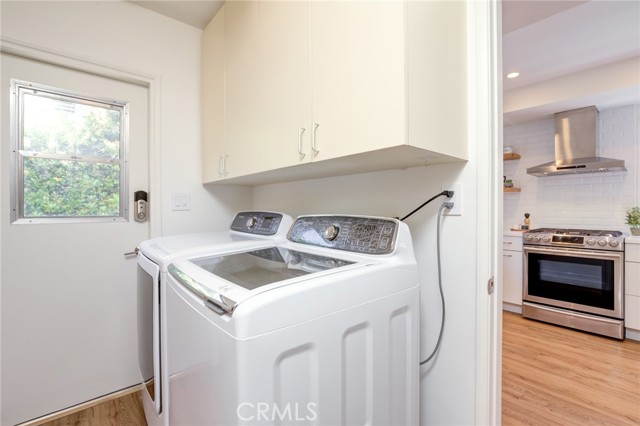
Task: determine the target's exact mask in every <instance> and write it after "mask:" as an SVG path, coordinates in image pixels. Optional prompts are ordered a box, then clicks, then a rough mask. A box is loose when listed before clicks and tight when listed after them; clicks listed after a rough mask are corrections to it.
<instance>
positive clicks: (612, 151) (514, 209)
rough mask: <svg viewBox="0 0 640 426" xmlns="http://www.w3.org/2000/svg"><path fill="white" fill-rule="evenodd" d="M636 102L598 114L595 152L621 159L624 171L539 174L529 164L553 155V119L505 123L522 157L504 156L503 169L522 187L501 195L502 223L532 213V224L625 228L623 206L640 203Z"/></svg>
mask: <svg viewBox="0 0 640 426" xmlns="http://www.w3.org/2000/svg"><path fill="white" fill-rule="evenodd" d="M639 118H640V105H627V106H621V107H616V108H609V109H603V110H601V111H600V115H599V132H598V137H597V152H598V155H600V156H603V157H608V158H616V159H624V160H625V165H626V168H627V170H628V171H626V172H612V173H603V174H596V173H594V174H580V175H567V176H552V177H543V178H538V177H535V176H531V175H528V174H527V173H526V172H527V168H528V167H532V166H536V165H539V164H542V163H546V162H549V161H552V160H553V158H554V122H553V119H548V120H542V121H536V122H533V123H527V124H521V125H517V126H511V127H506V128H505V129H504V145H505V146H513V148H514V150H515V152H517V153H519V154H520V155H521V156H522V158H521V159H520V160H514V161H505V162H504V174H505V176H507V178H509V179H513V180H514V181H515V182H516V185H517V186H520V187H521V188H522V192H519V193H505V194H504V226H505V228H509V227H511V226H513V225H515V224H518V223H522V222H523V220H524V213H525V212H528V213H531V226H533V227H534V228H539V227H547V226H549V227H554V226H560V227H577V228H585V229H587V228H591V229H611V230H622V231H626V232H628V231H629V229H628V226H627V225H625V223H624V222H625V211H626V209H627V208H629V207H631V206H637V205H638V203H640V188H639V187H638V182H639V178H638V175H639V174H640V170H639V169H640V164H638V157H639V154H638V152H640V140H639V139H638V127H639V125H640V120H639Z"/></svg>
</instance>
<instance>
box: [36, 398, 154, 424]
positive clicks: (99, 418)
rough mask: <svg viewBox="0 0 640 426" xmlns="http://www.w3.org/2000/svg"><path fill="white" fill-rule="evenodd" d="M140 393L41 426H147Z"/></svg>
mask: <svg viewBox="0 0 640 426" xmlns="http://www.w3.org/2000/svg"><path fill="white" fill-rule="evenodd" d="M146 424H147V421H146V419H145V417H144V411H143V410H142V402H141V401H140V392H135V393H130V394H128V395H125V396H123V397H120V398H118V399H112V400H111V401H106V402H103V403H101V404H98V405H94V406H93V407H90V408H87V409H86V410H82V411H79V412H77V413H73V414H70V415H68V416H66V417H62V418H59V419H56V420H52V421H50V422H47V423H43V424H42V425H41V426H146Z"/></svg>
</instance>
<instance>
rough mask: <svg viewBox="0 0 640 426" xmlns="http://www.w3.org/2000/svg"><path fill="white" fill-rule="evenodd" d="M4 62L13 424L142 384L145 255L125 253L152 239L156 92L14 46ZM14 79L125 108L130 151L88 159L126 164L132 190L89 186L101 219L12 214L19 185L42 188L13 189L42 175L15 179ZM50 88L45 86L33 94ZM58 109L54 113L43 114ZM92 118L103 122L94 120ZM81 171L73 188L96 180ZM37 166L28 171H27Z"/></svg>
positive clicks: (5, 317)
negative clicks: (138, 203)
mask: <svg viewBox="0 0 640 426" xmlns="http://www.w3.org/2000/svg"><path fill="white" fill-rule="evenodd" d="M1 59H2V64H1V65H2V70H1V71H2V72H1V76H2V98H1V105H2V107H1V108H2V109H1V111H2V116H1V119H2V125H1V127H2V148H1V151H0V159H1V165H2V168H1V170H2V175H1V178H0V182H1V190H2V203H1V206H2V207H1V214H0V217H1V224H0V229H1V232H2V249H1V256H2V301H1V303H2V306H1V315H2V316H1V320H2V321H1V322H2V407H3V411H2V419H0V423H2V424H15V423H20V422H23V421H26V420H29V419H31V418H35V417H39V416H42V415H45V414H48V413H51V412H55V411H57V410H61V409H64V408H67V407H70V406H73V405H76V404H78V403H81V402H84V401H87V400H90V399H93V398H96V397H99V396H102V395H105V394H108V393H111V392H114V391H118V390H120V389H124V388H127V387H129V386H132V385H135V384H137V383H139V382H140V380H139V375H140V373H139V369H138V363H137V332H136V328H137V327H136V286H135V283H136V258H135V256H130V257H126V256H124V253H125V252H130V251H132V250H133V249H134V247H136V245H137V244H138V243H139V242H140V241H143V240H145V239H147V238H148V236H149V225H148V221H145V222H138V221H135V220H134V216H133V214H134V208H133V207H134V199H133V193H134V191H137V190H144V191H148V188H149V185H148V180H149V167H148V147H149V140H148V129H149V124H148V121H149V120H148V108H149V94H148V89H147V88H146V87H141V86H138V85H135V84H131V83H125V82H122V81H117V80H113V79H110V78H105V77H102V76H98V75H95V74H87V73H83V72H80V71H75V70H71V69H68V68H62V67H57V66H54V65H51V64H45V63H41V62H37V61H33V60H28V59H23V58H19V57H16V56H11V55H7V54H2V57H1ZM11 79H14V80H20V81H22V82H31V83H34V84H36V85H38V87H48V88H52V91H53V92H56V93H58V92H61V93H63V94H65V95H64V96H60V97H57V98H56V96H58V95H56V96H53V95H51V96H49V95H47V96H45V98H47V100H49V101H52V102H58V101H59V105H58V107H59V108H61V109H63V110H65V111H72V110H74V111H75V108H76V107H77V108H80V107H84V106H87V105H89V106H96V105H97V108H98V109H100V108H103V109H104V105H105V104H103V103H101V102H102V100H104V102H106V103H107V104H109V102H112V101H117V102H116V103H115V104H114V105H116V107H118V105H121V108H120V109H119V111H120V112H119V114H121V115H118V117H119V118H117V119H116V122H118V120H120V121H119V122H118V123H120V126H119V127H118V129H119V132H120V134H119V135H120V136H123V135H124V137H123V138H121V139H120V140H121V143H124V146H123V149H122V150H121V151H120V153H119V154H115V155H113V157H114V159H113V161H112V162H111V163H110V162H109V161H107V163H106V165H105V163H104V162H103V160H102V159H101V158H102V157H100V156H99V155H98V154H95V155H93V156H89V157H90V158H89V157H87V158H88V163H92V162H93V163H94V164H98V163H99V164H100V165H101V167H102V166H104V167H107V168H109V167H111V166H112V165H113V164H116V163H117V164H118V165H119V167H120V169H118V170H119V172H118V173H116V175H117V176H119V181H118V184H119V185H124V190H123V191H122V192H120V194H123V195H124V196H123V195H120V196H119V197H118V191H116V192H115V193H114V194H111V195H112V196H113V197H116V198H117V201H116V202H113V200H112V199H111V198H110V197H111V196H109V197H107V196H104V195H103V192H101V191H102V190H103V189H104V188H102V189H100V188H97V189H95V190H87V189H86V187H83V188H84V189H83V191H84V193H85V194H86V193H87V192H90V193H91V192H92V191H95V193H94V195H96V196H95V197H94V198H96V199H97V200H94V201H95V202H96V207H95V209H97V210H96V212H97V213H95V216H99V217H97V218H96V217H90V218H88V219H87V217H86V216H87V215H89V216H91V215H93V213H86V212H82V213H80V214H79V215H78V216H74V215H73V214H72V213H66V212H65V213H62V214H58V213H53V214H50V213H47V212H46V209H47V208H44V210H45V212H44V213H43V216H51V215H53V216H56V215H58V216H65V218H60V217H54V218H53V219H52V218H44V219H42V217H41V213H38V210H37V209H31V208H30V207H29V208H26V209H23V210H24V211H23V213H24V215H23V216H27V217H30V218H35V219H36V220H29V219H27V220H21V219H20V218H19V217H18V218H16V217H15V215H13V214H12V213H11V209H12V205H13V204H12V203H10V199H11V197H12V196H14V195H12V194H17V197H18V198H20V197H21V196H22V197H23V198H24V199H27V198H28V197H30V196H32V195H33V192H34V191H32V189H33V188H32V187H30V186H25V187H24V188H25V189H24V191H23V194H20V191H12V185H16V186H20V185H27V183H25V182H31V181H30V180H29V179H31V178H33V174H32V175H31V176H28V177H26V178H24V179H23V182H20V179H12V178H11V176H10V174H11V173H10V171H11V170H12V168H13V167H14V165H12V164H11V163H12V160H13V158H14V156H13V155H12V153H11V145H12V144H11V143H10V141H12V138H13V135H12V134H11V133H12V131H11V128H12V127H13V125H12V124H11V120H12V117H13V116H14V115H13V114H12V113H11V111H10V103H11V102H18V101H16V98H15V97H13V93H12V92H14V91H15V89H14V88H12V86H11V81H12V80H11ZM41 93H42V92H38V91H37V90H35V91H33V92H32V93H30V95H34V96H37V95H40V94H41ZM67 95H69V96H68V97H67ZM74 96H76V97H78V99H79V100H78V102H75V101H74ZM12 97H13V100H11V99H12ZM87 99H90V101H89V100H87ZM96 99H97V100H100V101H95V100H96ZM25 102H26V101H25ZM25 105H26V103H25ZM118 108H119V107H118ZM107 109H109V108H107ZM116 109H117V108H116ZM29 111H30V110H29ZM27 116H28V114H27V113H24V117H25V118H24V120H27V118H26V117H27ZM52 116H53V114H48V113H47V114H44V115H43V117H49V118H51V117H52ZM94 118H95V117H94ZM43 120H44V119H43ZM70 121H73V120H70ZM94 121H95V122H97V121H100V120H99V119H98V118H95V120H94ZM14 122H15V121H14ZM94 124H95V123H94ZM24 125H26V124H24ZM21 126H23V124H19V125H16V127H18V128H20V127H21ZM89 127H90V126H89ZM85 130H86V129H85ZM93 130H95V129H93ZM83 131H84V130H83ZM105 132H106V133H109V131H105ZM120 136H119V137H120ZM87 137H88V138H94V139H95V140H96V141H98V142H97V143H99V144H100V143H103V142H104V143H103V145H104V147H106V146H107V145H109V144H112V143H113V141H111V139H109V138H110V136H108V135H105V133H104V132H103V133H100V131H97V133H92V134H90V135H89V136H87ZM53 139H54V138H51V140H48V141H45V142H44V143H43V144H41V147H42V146H45V148H42V149H43V150H45V151H47V150H48V151H54V150H55V149H50V146H51V145H47V144H54V145H55V144H56V143H58V142H56V141H53ZM116 139H117V138H116ZM105 141H106V142H105ZM25 143H26V142H25ZM29 143H31V142H29ZM47 146H48V147H49V148H47ZM58 146H59V145H58ZM23 148H24V151H25V152H26V151H28V150H27V147H23ZM105 149H106V148H105ZM23 154H24V153H21V154H19V155H21V156H22V157H20V158H23V160H24V164H27V163H28V162H29V161H32V160H34V159H37V158H38V155H39V154H38V153H36V154H28V153H26V154H24V155H23ZM16 155H18V154H16ZM29 155H32V156H31V157H29ZM55 155H59V153H58V154H55ZM55 155H54V154H51V156H52V158H53V159H51V160H50V161H51V162H55V161H58V160H59V158H57V157H56V156H55ZM123 156H124V157H123ZM63 157H64V156H63ZM63 157H60V158H63ZM81 157H82V156H66V157H64V160H65V161H67V163H68V164H72V163H73V164H79V163H80V162H82V161H83V160H84V158H81ZM116 157H117V158H116ZM121 160H122V161H121ZM25 167H26V166H25ZM96 167H98V166H96ZM25 170H26V169H25ZM77 170H80V172H78V174H77V176H75V175H74V177H73V178H72V179H70V180H69V179H68V180H67V181H68V182H71V184H72V185H75V184H77V182H79V181H83V180H86V179H85V178H88V176H87V175H86V174H85V173H84V172H82V170H85V169H82V168H80V169H77ZM32 172H33V170H31V169H30V170H28V171H27V172H25V173H27V174H28V173H32ZM56 173H58V172H56ZM56 173H54V174H51V175H47V174H41V175H39V176H40V178H41V179H40V183H43V182H44V183H45V184H46V183H51V180H55V179H65V177H64V176H61V175H58V174H56ZM93 178H96V177H95V176H93ZM101 180H102V181H103V180H104V178H102V179H101V178H96V179H94V181H95V184H96V185H97V186H98V187H100V185H101V183H103V182H101ZM68 182H67V183H68ZM30 184H31V183H29V185H30ZM118 188H120V186H118ZM54 192H55V191H52V190H49V191H48V193H47V191H45V194H44V195H42V197H45V199H46V200H48V201H51V200H52V199H53V198H55V197H54V195H55V194H54ZM31 201H33V200H31ZM31 201H29V202H31ZM109 202H111V203H112V204H113V206H115V207H113V206H111V207H108V208H107V210H109V209H111V208H115V209H116V210H115V211H116V213H107V214H105V215H103V214H102V213H100V209H101V208H103V204H105V203H106V204H109ZM20 203H21V200H20V199H19V200H16V203H15V204H16V205H18V206H21V205H22V206H23V204H20ZM83 203H85V201H83ZM25 205H26V203H25ZM105 208H106V207H105ZM18 210H20V209H18ZM150 214H151V215H153V214H154V212H150ZM101 215H102V216H101ZM18 216H19V215H18ZM16 219H17V220H16ZM30 222H31V223H30Z"/></svg>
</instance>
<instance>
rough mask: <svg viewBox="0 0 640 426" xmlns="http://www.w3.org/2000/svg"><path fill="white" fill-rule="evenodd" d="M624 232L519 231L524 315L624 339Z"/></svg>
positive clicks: (579, 230) (573, 230)
mask: <svg viewBox="0 0 640 426" xmlns="http://www.w3.org/2000/svg"><path fill="white" fill-rule="evenodd" d="M625 237H626V235H624V234H623V233H622V232H619V231H600V230H585V229H553V228H540V229H533V230H531V231H528V232H526V233H525V234H523V236H522V239H523V241H522V242H523V252H524V265H523V266H524V268H523V270H524V273H523V275H524V286H523V304H522V315H523V316H524V317H526V318H532V319H536V320H540V321H545V322H549V323H553V324H558V325H562V326H565V327H570V328H575V329H579V330H583V331H588V332H591V333H597V334H602V335H605V336H609V337H614V338H617V339H623V338H624V306H623V300H624V239H625Z"/></svg>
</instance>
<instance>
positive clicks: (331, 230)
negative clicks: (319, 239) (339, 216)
mask: <svg viewBox="0 0 640 426" xmlns="http://www.w3.org/2000/svg"><path fill="white" fill-rule="evenodd" d="M339 232H340V228H339V227H338V225H329V226H327V228H326V229H325V230H324V238H325V239H327V240H329V241H333V240H335V239H336V237H337V236H338V233H339Z"/></svg>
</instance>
